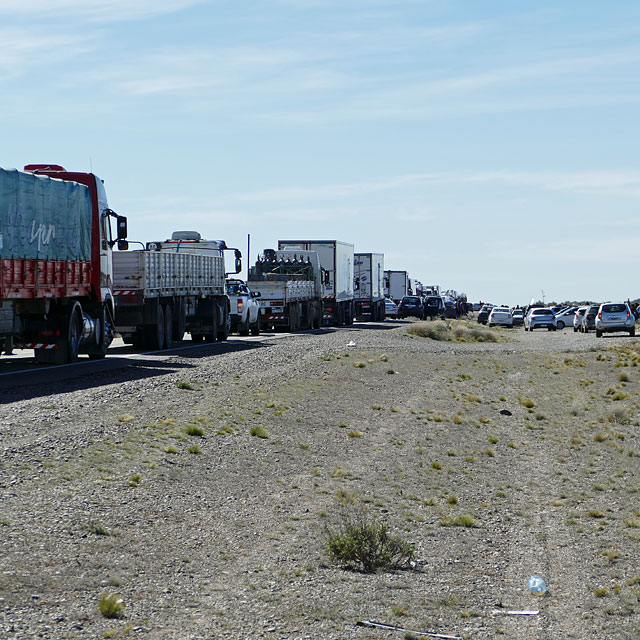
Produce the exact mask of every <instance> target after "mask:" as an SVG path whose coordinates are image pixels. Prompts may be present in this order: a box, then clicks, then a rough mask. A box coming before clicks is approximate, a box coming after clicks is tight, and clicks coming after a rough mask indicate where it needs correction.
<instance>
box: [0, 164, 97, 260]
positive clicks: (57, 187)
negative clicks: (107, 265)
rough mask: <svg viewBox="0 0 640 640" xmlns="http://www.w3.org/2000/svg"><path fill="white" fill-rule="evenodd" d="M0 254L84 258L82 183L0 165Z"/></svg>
mask: <svg viewBox="0 0 640 640" xmlns="http://www.w3.org/2000/svg"><path fill="white" fill-rule="evenodd" d="M0 258H2V259H4V258H17V259H20V258H27V259H37V260H68V261H72V260H82V261H88V260H90V259H91V196H90V194H89V189H88V187H86V186H85V185H81V184H78V183H77V182H68V181H62V180H55V179H52V178H48V177H45V176H38V175H34V174H31V173H25V172H23V171H17V170H16V169H0Z"/></svg>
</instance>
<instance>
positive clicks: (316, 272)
mask: <svg viewBox="0 0 640 640" xmlns="http://www.w3.org/2000/svg"><path fill="white" fill-rule="evenodd" d="M249 284H250V286H251V289H252V291H254V292H256V293H259V294H260V295H259V299H258V302H259V305H260V314H259V321H260V328H261V329H262V330H268V329H271V328H276V327H284V328H287V329H289V331H297V330H298V329H319V328H320V324H321V320H322V291H323V288H322V287H323V271H322V267H321V266H320V259H319V257H318V254H317V253H316V252H315V251H303V250H298V251H286V250H283V251H274V250H273V249H265V250H264V253H263V254H262V255H260V256H258V260H257V261H256V264H255V265H254V266H252V267H251V269H250V271H249Z"/></svg>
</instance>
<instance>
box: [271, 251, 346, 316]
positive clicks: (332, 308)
mask: <svg viewBox="0 0 640 640" xmlns="http://www.w3.org/2000/svg"><path fill="white" fill-rule="evenodd" d="M278 249H279V250H280V251H282V250H289V251H315V252H316V253H317V254H318V258H319V259H320V267H321V268H322V322H323V324H325V325H345V324H353V319H354V317H355V309H354V298H353V253H354V252H353V245H352V244H350V243H348V242H341V241H340V240H278Z"/></svg>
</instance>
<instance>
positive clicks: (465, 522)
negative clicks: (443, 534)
mask: <svg viewBox="0 0 640 640" xmlns="http://www.w3.org/2000/svg"><path fill="white" fill-rule="evenodd" d="M438 524H439V525H440V526H441V527H477V526H478V525H477V524H476V520H475V518H474V517H473V516H470V515H468V514H466V515H461V516H456V517H455V518H451V517H449V516H447V517H445V518H442V520H440V522H439V523H438Z"/></svg>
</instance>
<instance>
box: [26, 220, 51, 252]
mask: <svg viewBox="0 0 640 640" xmlns="http://www.w3.org/2000/svg"><path fill="white" fill-rule="evenodd" d="M52 237H53V238H55V237H56V226H55V225H54V224H50V225H49V227H48V228H47V225H45V224H39V225H38V228H37V229H36V221H35V220H34V221H33V222H32V223H31V237H30V238H29V244H33V243H34V242H35V241H36V240H38V251H40V250H41V249H42V247H46V246H48V245H49V244H50V243H51V238H52Z"/></svg>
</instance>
